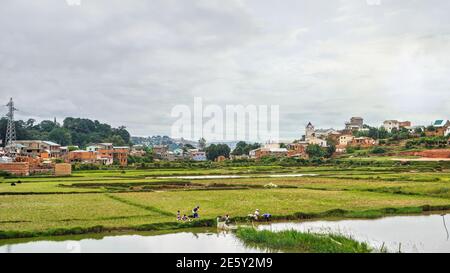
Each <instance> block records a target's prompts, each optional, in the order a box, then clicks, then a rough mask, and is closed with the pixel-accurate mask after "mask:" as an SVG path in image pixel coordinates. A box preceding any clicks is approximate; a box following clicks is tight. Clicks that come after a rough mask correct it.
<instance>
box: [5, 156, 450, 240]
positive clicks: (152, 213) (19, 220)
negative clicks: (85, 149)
mask: <svg viewBox="0 0 450 273" xmlns="http://www.w3.org/2000/svg"><path fill="white" fill-rule="evenodd" d="M434 164H435V165H433V164H429V163H426V164H423V165H420V164H419V165H415V164H413V165H406V166H404V165H398V166H360V167H357V166H341V165H335V166H333V165H331V166H318V167H314V166H308V167H300V166H296V167H281V166H261V167H255V166H253V167H229V168H220V169H156V170H155V169H153V170H126V171H125V173H122V172H121V171H120V170H117V171H105V170H102V171H82V172H76V173H74V175H73V176H71V177H38V176H36V177H33V176H32V177H24V178H3V179H1V180H0V234H8V235H5V236H6V237H8V238H9V237H13V236H25V235H26V236H31V235H32V236H41V235H59V234H61V233H64V232H67V234H78V233H84V232H92V230H96V231H99V230H102V231H110V230H125V229H129V230H154V229H175V228H180V227H190V226H192V225H193V226H195V225H213V220H214V219H215V218H216V217H217V216H218V215H225V214H230V215H231V216H232V217H234V218H235V219H243V218H245V216H246V215H247V214H249V213H252V212H253V211H254V210H255V209H256V208H259V209H260V210H261V211H262V212H269V213H271V214H272V215H274V217H275V218H277V219H298V218H314V217H327V216H338V217H361V218H373V217H380V216H383V215H392V214H409V213H420V212H422V211H424V210H440V209H448V208H449V206H450V172H449V169H448V168H446V167H445V166H444V168H440V169H439V171H434V169H435V168H436V166H437V165H436V164H437V163H434ZM231 173H232V174H251V175H252V176H255V177H251V178H239V179H236V178H235V179H207V180H192V181H187V180H186V181H185V180H183V181H180V179H176V178H173V179H167V180H164V179H157V178H155V177H157V176H174V175H193V174H195V175H198V174H205V175H206V174H231ZM267 173H314V174H318V176H314V177H311V176H307V177H288V178H282V177H277V178H270V177H261V175H263V176H264V175H266V174H267ZM19 179H20V180H21V181H22V183H21V184H17V185H16V186H15V187H12V186H10V183H11V182H17V180H19ZM177 183H181V184H184V183H186V185H188V186H186V187H178V186H176V185H175V184H177ZM269 183H273V184H276V185H278V186H279V187H278V188H273V189H265V188H264V185H266V184H269ZM196 205H200V216H201V221H197V222H192V223H190V224H181V223H177V222H176V220H175V213H176V212H177V210H180V211H181V213H182V214H191V209H192V208H193V207H194V206H196ZM100 227H101V228H100ZM20 234H22V235H20ZM6 237H5V238H6Z"/></svg>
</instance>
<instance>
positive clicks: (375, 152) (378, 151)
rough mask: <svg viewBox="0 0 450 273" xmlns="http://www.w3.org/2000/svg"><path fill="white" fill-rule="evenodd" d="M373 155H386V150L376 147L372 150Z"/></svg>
mask: <svg viewBox="0 0 450 273" xmlns="http://www.w3.org/2000/svg"><path fill="white" fill-rule="evenodd" d="M371 153H372V154H384V153H386V150H385V149H384V148H382V147H375V148H373V149H372V150H371Z"/></svg>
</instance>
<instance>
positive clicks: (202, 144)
mask: <svg viewBox="0 0 450 273" xmlns="http://www.w3.org/2000/svg"><path fill="white" fill-rule="evenodd" d="M198 148H199V149H200V150H201V151H204V150H205V148H206V140H205V139H204V138H203V137H202V138H200V139H199V140H198Z"/></svg>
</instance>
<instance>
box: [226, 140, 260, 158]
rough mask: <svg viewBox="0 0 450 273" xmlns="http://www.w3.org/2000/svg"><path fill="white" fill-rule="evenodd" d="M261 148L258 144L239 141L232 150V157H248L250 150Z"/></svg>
mask: <svg viewBox="0 0 450 273" xmlns="http://www.w3.org/2000/svg"><path fill="white" fill-rule="evenodd" d="M259 147H261V145H260V144H259V143H253V144H248V143H246V142H245V141H239V142H238V143H237V144H236V147H235V148H234V150H233V152H232V153H231V154H232V155H248V154H249V152H250V151H251V150H254V149H258V148H259Z"/></svg>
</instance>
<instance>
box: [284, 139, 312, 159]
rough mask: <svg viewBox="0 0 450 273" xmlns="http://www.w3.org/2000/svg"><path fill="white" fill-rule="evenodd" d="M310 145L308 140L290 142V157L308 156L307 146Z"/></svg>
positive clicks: (288, 147) (288, 148)
mask: <svg viewBox="0 0 450 273" xmlns="http://www.w3.org/2000/svg"><path fill="white" fill-rule="evenodd" d="M307 147H308V143H306V142H297V143H290V144H288V145H287V150H288V152H287V156H288V157H298V158H308V154H307V153H306V148H307Z"/></svg>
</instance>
